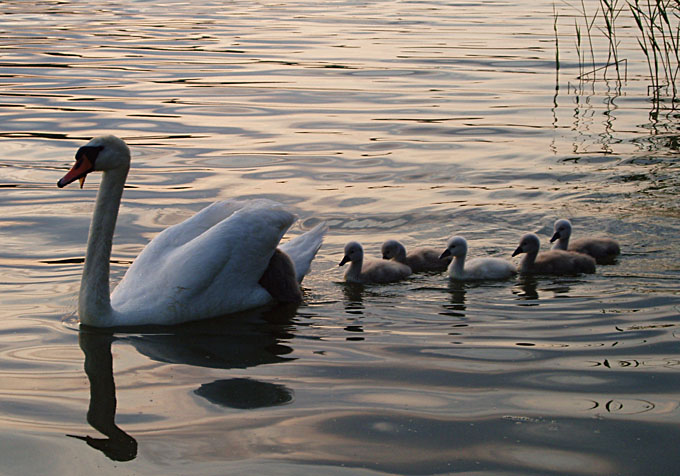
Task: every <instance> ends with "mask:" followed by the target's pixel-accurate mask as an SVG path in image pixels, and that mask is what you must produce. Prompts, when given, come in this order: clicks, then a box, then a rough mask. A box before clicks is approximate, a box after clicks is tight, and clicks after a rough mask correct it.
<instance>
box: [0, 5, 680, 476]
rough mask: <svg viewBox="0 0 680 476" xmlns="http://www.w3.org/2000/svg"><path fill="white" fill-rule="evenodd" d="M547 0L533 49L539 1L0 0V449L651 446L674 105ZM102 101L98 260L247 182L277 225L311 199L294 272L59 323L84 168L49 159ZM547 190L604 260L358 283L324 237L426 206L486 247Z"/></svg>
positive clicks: (669, 309) (70, 278)
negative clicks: (279, 303)
mask: <svg viewBox="0 0 680 476" xmlns="http://www.w3.org/2000/svg"><path fill="white" fill-rule="evenodd" d="M586 3H588V2H586ZM588 5H589V6H590V3H588ZM559 12H560V17H559V22H558V31H559V33H560V35H562V36H560V38H561V41H560V43H559V46H560V59H561V62H560V63H561V68H560V69H559V71H557V70H556V69H555V37H554V30H553V6H552V3H551V2H547V1H546V2H543V1H540V2H526V1H522V2H505V1H480V2H442V1H424V2H415V1H414V2H403V1H372V2H353V1H337V2H325V3H321V4H319V3H313V2H284V3H268V2H241V1H234V2H227V3H224V2H214V3H209V2H194V1H185V2H179V1H176V2H175V1H170V2H165V3H164V4H158V3H157V2H146V1H137V2H107V1H99V0H97V1H94V2H75V1H74V2H69V1H65V2H51V1H45V2H38V3H34V4H31V5H28V4H27V3H26V2H20V1H10V2H5V3H3V8H2V12H1V13H2V16H1V17H0V18H1V22H0V31H1V32H2V35H1V37H0V38H1V39H0V48H2V59H1V60H0V66H1V69H0V118H1V119H2V126H1V128H0V143H1V145H2V146H1V147H0V150H1V151H2V152H1V153H0V165H2V174H1V175H0V186H1V187H2V191H1V192H0V193H1V195H0V196H1V200H0V220H1V223H2V226H1V227H0V234H1V238H0V240H1V243H2V251H1V252H0V266H1V267H2V279H1V280H0V293H1V294H0V306H2V307H1V309H2V310H3V313H4V319H3V321H2V322H3V323H2V324H1V325H0V381H1V382H2V385H1V387H2V389H1V390H0V442H1V444H0V454H1V455H2V457H1V458H0V472H1V473H3V474H39V473H48V474H60V473H63V474H90V473H91V471H92V469H93V468H97V470H98V471H100V472H102V473H104V474H117V473H124V474H158V473H159V472H163V473H167V474H186V473H187V472H191V473H192V474H225V473H236V474H242V473H246V472H249V473H252V472H256V473H258V474H291V473H296V474H298V473H300V472H305V473H313V474H383V473H400V474H441V473H475V474H537V475H538V474H541V475H543V474H584V475H588V474H673V473H674V472H675V468H677V466H678V463H680V461H679V459H678V456H677V448H676V447H675V446H674V442H675V441H676V440H677V438H678V437H680V434H679V433H680V430H678V428H680V427H679V426H678V423H679V422H680V414H679V410H678V395H679V390H680V388H679V384H678V378H677V371H678V364H679V363H680V357H679V353H678V338H679V337H680V329H679V327H678V326H679V325H680V318H679V315H680V294H679V292H678V289H679V288H680V287H679V283H680V267H679V266H678V263H679V262H680V238H678V237H679V236H680V223H679V222H678V218H679V217H680V214H679V213H678V199H677V196H678V194H677V193H678V185H679V182H678V173H677V172H678V165H677V153H678V146H677V144H678V123H679V122H680V121H679V117H678V114H677V112H675V111H674V110H673V109H672V107H670V106H672V104H671V103H670V102H669V101H667V100H664V101H662V103H661V104H657V103H654V102H653V101H652V100H651V98H650V97H649V96H648V94H647V85H648V80H647V79H646V77H645V75H646V71H647V69H646V64H645V63H644V58H643V57H642V56H641V54H640V52H639V51H637V48H636V43H635V38H634V35H633V29H627V30H626V29H622V30H621V33H620V35H621V42H622V43H621V54H623V55H624V56H626V57H627V58H628V70H627V77H626V80H625V81H623V83H622V84H618V83H616V81H614V80H612V78H611V76H610V77H609V79H607V80H604V79H601V78H600V79H598V80H596V81H590V80H587V81H579V80H578V79H577V77H578V74H579V67H578V61H577V60H576V58H577V56H576V54H575V47H574V34H573V22H574V18H575V17H576V15H575V14H574V11H573V10H571V9H569V8H568V7H567V6H565V5H561V6H559ZM596 48H598V51H602V50H601V49H602V45H601V44H600V43H597V44H596ZM103 133H113V134H116V135H118V136H120V137H123V138H124V139H125V140H126V141H127V142H128V143H129V144H130V146H131V148H132V151H133V166H132V169H131V172H130V175H129V177H128V182H127V188H126V190H125V194H124V200H123V205H122V207H121V215H120V217H119V220H118V226H117V229H116V236H115V239H114V247H113V257H112V259H113V263H112V269H111V272H112V280H113V282H114V283H115V282H116V281H118V280H119V279H120V278H121V277H122V276H123V274H124V272H125V270H126V269H127V267H128V266H129V264H130V263H131V262H132V260H133V259H134V257H135V256H136V255H137V254H138V253H139V251H140V250H141V249H142V248H143V246H144V245H145V244H146V243H147V242H148V240H149V239H151V238H153V237H154V236H155V235H156V234H157V233H158V232H160V231H161V230H162V229H164V228H165V227H167V226H169V225H171V224H174V223H177V222H179V221H181V220H182V219H185V218H187V217H189V216H190V215H191V214H193V213H195V212H196V211H198V210H200V209H201V208H202V207H204V206H206V205H207V204H209V203H211V202H213V201H215V200H218V199H224V198H231V197H239V198H253V197H267V198H273V199H276V200H278V201H281V202H283V203H285V204H286V205H287V206H288V207H289V208H290V209H291V210H293V211H294V212H295V213H296V214H297V215H298V216H299V217H300V220H299V221H298V223H297V224H296V225H295V226H294V228H293V229H292V230H291V232H290V234H291V235H295V234H299V233H301V232H302V231H304V230H306V229H309V228H311V227H313V226H314V225H315V224H317V223H318V222H319V221H320V220H325V221H327V222H328V223H329V224H330V225H331V230H330V232H329V234H328V237H327V239H326V242H325V244H324V246H323V248H322V249H321V251H320V252H319V255H318V257H317V259H316V260H315V262H314V264H313V267H312V272H311V274H310V275H309V276H308V277H307V278H306V279H305V281H304V285H305V302H304V304H303V305H302V306H300V307H299V308H298V309H275V310H258V311H253V312H249V313H244V314H243V315H239V316H229V317H225V318H224V319H217V320H214V321H207V322H201V323H195V324H191V325H187V326H184V327H182V328H180V329H176V330H173V331H167V330H164V331H163V332H150V331H148V330H147V331H137V332H117V333H115V334H114V335H110V334H107V333H105V332H95V331H93V330H82V331H79V329H78V325H77V316H75V309H76V302H77V292H78V287H79V280H80V273H81V270H82V260H83V256H84V252H85V240H86V234H87V227H88V223H89V219H90V215H91V212H92V208H93V202H94V197H95V194H96V189H97V186H98V183H99V177H98V176H94V175H92V176H90V177H89V178H88V180H87V182H86V184H85V188H84V189H83V190H79V189H78V187H77V186H76V185H72V186H71V187H68V188H66V189H62V190H59V189H57V188H56V185H55V184H56V181H57V180H58V179H59V178H60V177H61V176H62V175H63V174H64V173H65V171H66V170H67V169H68V168H69V167H70V165H71V163H72V160H73V155H74V153H75V151H76V149H77V148H78V147H79V146H80V145H83V144H84V143H85V142H86V141H87V140H88V139H89V138H90V137H93V136H96V135H99V134H103ZM559 217H568V218H570V219H572V222H573V224H574V229H575V231H574V233H575V234H578V235H586V234H607V235H612V236H616V237H617V239H618V240H619V241H620V242H621V244H622V248H623V254H622V256H621V257H620V259H619V260H618V262H617V263H616V264H615V265H610V266H600V267H599V268H598V271H597V273H596V274H595V275H589V276H571V277H557V278H547V277H538V278H517V279H514V280H510V281H508V282H500V283H481V284H456V283H450V282H449V281H448V279H447V278H446V277H445V276H444V275H442V274H424V275H418V276H414V277H413V278H411V279H409V280H407V281H404V282H402V283H399V284H395V285H389V286H358V287H357V286H348V285H345V284H344V283H342V271H343V269H342V268H338V266H337V263H338V262H339V261H340V259H341V258H342V247H343V245H344V244H345V243H346V242H347V241H349V240H350V239H355V240H359V241H361V242H362V243H363V245H364V247H365V249H366V251H367V253H369V254H371V255H377V254H378V252H379V248H380V244H381V243H382V241H383V240H384V239H387V238H399V239H401V240H403V241H404V242H405V244H406V245H407V247H415V246H432V247H437V248H442V250H443V247H444V244H445V241H446V238H447V237H448V236H450V235H453V234H460V235H463V236H466V237H467V239H468V241H469V242H470V248H471V250H470V254H471V255H473V256H487V255H491V256H500V257H506V258H510V254H511V253H512V251H513V250H514V248H515V247H516V244H517V242H518V240H519V237H520V236H521V235H522V234H523V233H525V232H528V231H532V232H536V233H538V234H539V236H540V237H541V239H542V242H543V245H544V246H547V241H548V238H549V236H550V235H551V232H552V223H553V221H554V220H555V219H556V218H559ZM88 412H89V423H88Z"/></svg>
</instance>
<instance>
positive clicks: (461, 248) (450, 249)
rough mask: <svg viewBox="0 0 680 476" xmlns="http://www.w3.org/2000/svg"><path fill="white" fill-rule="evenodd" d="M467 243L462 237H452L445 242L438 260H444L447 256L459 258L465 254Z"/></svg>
mask: <svg viewBox="0 0 680 476" xmlns="http://www.w3.org/2000/svg"><path fill="white" fill-rule="evenodd" d="M467 248H468V247H467V241H465V238H463V237H462V236H453V237H451V238H449V241H447V242H446V249H445V250H444V252H443V253H442V254H441V256H439V259H444V258H446V257H448V256H453V257H459V256H465V255H466V254H467Z"/></svg>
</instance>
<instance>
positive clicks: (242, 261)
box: [59, 136, 326, 327]
mask: <svg viewBox="0 0 680 476" xmlns="http://www.w3.org/2000/svg"><path fill="white" fill-rule="evenodd" d="M88 146H89V148H90V149H93V148H98V149H99V150H100V151H99V152H98V154H99V156H97V157H95V159H96V161H95V162H94V166H93V167H92V169H90V170H102V171H103V172H104V176H103V178H102V183H101V185H100V189H99V193H98V196H97V205H96V207H95V212H94V214H93V219H92V224H91V227H90V237H89V238H88V254H87V258H86V266H85V268H84V271H83V279H82V282H81V291H80V295H79V314H80V319H81V322H83V323H85V324H88V325H93V326H101V327H110V326H127V325H144V324H161V325H172V324H178V323H181V322H186V321H190V320H197V319H205V318H210V317H216V316H220V315H224V314H229V313H233V312H238V311H242V310H246V309H250V308H254V307H258V306H261V305H264V304H267V303H269V302H271V301H272V297H271V296H270V295H269V293H268V292H267V291H266V290H265V289H264V288H263V287H262V286H260V284H259V283H258V281H259V280H260V278H261V277H262V275H263V273H264V271H265V269H267V266H268V264H269V260H270V259H271V257H272V255H273V254H274V251H275V250H276V248H277V246H278V244H279V241H280V240H281V238H282V236H283V234H284V233H285V232H286V230H287V229H288V228H289V227H290V226H291V224H292V223H293V222H294V221H295V216H294V215H293V214H292V213H290V212H288V211H286V210H284V209H283V208H282V205H281V204H279V203H276V202H273V201H271V200H264V199H260V200H247V201H241V200H224V201H221V202H216V203H214V204H212V205H210V206H208V207H206V208H205V209H203V210H201V211H200V212H198V213H197V214H196V215H194V216H192V217H191V218H189V219H187V220H185V221H183V222H182V223H179V224H177V225H174V226H171V227H169V228H167V229H166V230H164V231H163V232H161V233H160V234H159V235H158V236H156V238H154V239H153V240H152V241H151V242H150V243H149V244H148V245H147V246H146V247H145V248H144V249H143V250H142V252H141V253H140V254H139V256H138V257H137V259H135V261H134V262H133V264H132V265H131V266H130V268H129V269H128V270H127V272H126V273H125V276H124V277H123V279H122V281H121V282H120V283H119V284H118V286H117V287H116V288H115V289H114V291H113V293H112V294H111V297H110V301H109V296H108V289H109V283H108V260H109V257H110V252H111V238H112V235H113V231H114V230H113V229H114V227H115V215H116V214H117V212H118V207H119V204H120V196H121V194H122V188H123V186H124V182H125V177H126V175H127V169H128V168H129V161H130V158H129V150H128V149H127V146H126V145H125V143H124V142H123V141H122V140H120V139H118V138H116V137H113V136H105V137H100V138H96V139H93V140H92V141H91V142H90V143H89V144H88ZM88 146H86V147H84V148H81V149H87V148H88ZM87 153H89V151H88V152H84V153H83V155H87ZM79 154H80V151H79ZM96 154H97V153H96V152H95V155H96ZM126 155H127V157H126ZM76 157H77V158H78V155H77V156H76ZM78 167H79V162H77V163H76V165H75V166H74V168H73V169H72V170H71V172H69V174H67V175H66V176H65V177H64V178H63V179H62V180H60V182H59V186H60V187H61V186H65V185H67V184H68V183H70V182H72V181H73V180H75V179H76V178H78V177H77V176H76V174H77V173H78V172H79V171H78V170H76V169H77V168H78ZM123 169H124V172H123ZM74 171H75V172H74ZM87 172H89V170H88V171H85V172H84V173H85V174H86V173H87ZM67 177H68V179H67ZM111 215H113V217H112V218H111ZM325 231H326V227H325V225H319V226H317V227H316V228H314V229H313V230H311V231H309V232H307V233H305V234H303V235H301V236H299V237H297V238H295V239H293V240H290V242H289V243H287V246H285V247H284V251H286V252H287V253H288V254H289V255H290V258H291V259H292V261H293V263H294V265H295V268H296V271H297V272H296V276H295V278H297V280H298V281H300V280H301V279H302V276H304V274H305V273H306V272H307V271H308V270H309V266H310V262H311V260H312V259H313V257H314V255H315V254H316V252H317V251H318V249H319V247H320V246H321V241H322V240H323V235H324V233H325Z"/></svg>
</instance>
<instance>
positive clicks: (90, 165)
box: [57, 148, 96, 188]
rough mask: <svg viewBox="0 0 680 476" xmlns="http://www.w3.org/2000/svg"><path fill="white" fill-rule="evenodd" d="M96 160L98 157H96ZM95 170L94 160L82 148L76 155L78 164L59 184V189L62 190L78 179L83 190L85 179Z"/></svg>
mask: <svg viewBox="0 0 680 476" xmlns="http://www.w3.org/2000/svg"><path fill="white" fill-rule="evenodd" d="M95 158H96V155H95ZM93 170H94V160H92V159H90V157H88V153H87V152H86V151H83V148H81V149H80V150H79V151H78V154H76V163H75V165H74V166H73V167H71V170H69V171H68V173H67V174H66V175H64V176H63V177H62V178H61V180H59V181H58V182H57V187H59V188H62V187H65V186H67V185H68V184H70V183H71V182H73V181H75V180H76V179H78V181H79V182H80V188H83V184H84V183H85V177H86V176H87V174H88V173H90V172H92V171H93Z"/></svg>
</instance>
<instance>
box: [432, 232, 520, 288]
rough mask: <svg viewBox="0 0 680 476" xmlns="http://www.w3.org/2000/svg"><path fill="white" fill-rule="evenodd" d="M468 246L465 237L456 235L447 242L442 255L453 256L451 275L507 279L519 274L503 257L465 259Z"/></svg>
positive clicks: (463, 279)
mask: <svg viewBox="0 0 680 476" xmlns="http://www.w3.org/2000/svg"><path fill="white" fill-rule="evenodd" d="M467 251H468V246H467V241H466V240H465V238H463V237H461V236H454V237H451V238H450V239H449V241H448V242H447V247H446V250H444V252H443V253H442V257H447V256H453V261H452V262H451V264H450V265H449V277H450V278H451V279H457V280H461V281H474V280H485V279H507V278H510V277H511V276H514V275H515V274H517V267H516V266H515V265H514V264H512V263H511V262H510V261H508V260H504V259H502V258H492V257H488V258H486V257H485V258H473V259H471V260H469V261H466V260H465V257H466V256H467Z"/></svg>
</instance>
